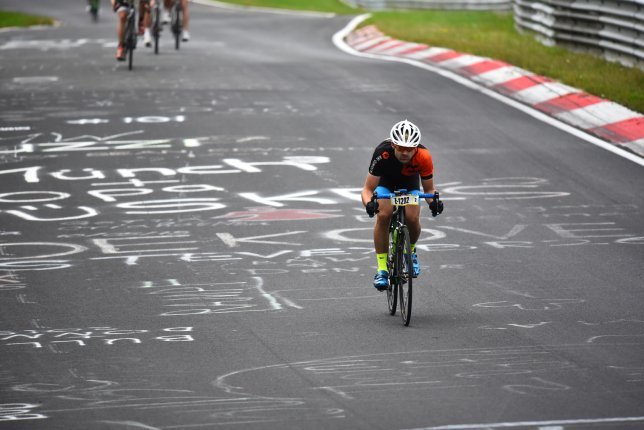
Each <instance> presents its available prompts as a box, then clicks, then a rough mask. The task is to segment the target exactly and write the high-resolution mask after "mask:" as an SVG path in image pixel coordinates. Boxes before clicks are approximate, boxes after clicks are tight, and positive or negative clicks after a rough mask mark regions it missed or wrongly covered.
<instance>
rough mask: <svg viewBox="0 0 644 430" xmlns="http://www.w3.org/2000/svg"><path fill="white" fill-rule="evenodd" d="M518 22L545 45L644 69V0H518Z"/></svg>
mask: <svg viewBox="0 0 644 430" xmlns="http://www.w3.org/2000/svg"><path fill="white" fill-rule="evenodd" d="M514 22H515V24H516V26H517V28H518V29H520V30H521V29H523V30H529V31H532V32H534V33H536V34H537V37H538V38H539V39H540V40H541V42H542V43H544V44H547V45H554V44H557V45H562V46H566V47H569V48H572V49H575V50H582V51H586V52H589V53H591V54H595V55H599V56H601V57H603V58H605V59H606V60H608V61H614V62H619V63H621V64H623V65H625V66H629V67H639V68H641V69H644V1H642V0H574V1H570V0H567V1H566V0H514Z"/></svg>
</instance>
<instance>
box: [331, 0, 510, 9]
mask: <svg viewBox="0 0 644 430" xmlns="http://www.w3.org/2000/svg"><path fill="white" fill-rule="evenodd" d="M342 1H343V2H344V3H346V4H348V5H350V6H352V7H362V8H365V9H371V10H379V9H456V10H461V9H469V10H510V9H512V0H342Z"/></svg>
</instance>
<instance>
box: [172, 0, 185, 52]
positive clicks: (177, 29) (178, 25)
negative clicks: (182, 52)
mask: <svg viewBox="0 0 644 430" xmlns="http://www.w3.org/2000/svg"><path fill="white" fill-rule="evenodd" d="M170 28H171V29H172V34H173V35H174V49H179V42H180V41H181V32H182V31H183V6H182V5H181V0H174V6H172V10H171V19H170Z"/></svg>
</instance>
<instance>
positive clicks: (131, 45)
mask: <svg viewBox="0 0 644 430" xmlns="http://www.w3.org/2000/svg"><path fill="white" fill-rule="evenodd" d="M137 33H138V30H137V25H136V8H135V7H134V0H129V1H128V2H127V18H126V20H125V34H124V36H123V47H124V48H125V55H126V57H127V68H128V69H129V70H132V64H133V62H134V50H135V49H136V39H137Z"/></svg>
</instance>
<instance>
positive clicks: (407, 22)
mask: <svg viewBox="0 0 644 430" xmlns="http://www.w3.org/2000/svg"><path fill="white" fill-rule="evenodd" d="M367 24H375V25H376V26H377V27H378V28H379V29H380V30H381V31H382V32H383V33H385V34H387V35H388V36H391V37H393V38H396V39H400V40H406V41H410V42H419V43H425V44H427V45H430V46H438V47H444V48H450V49H453V50H455V51H458V52H463V53H469V54H473V55H478V56H482V57H490V58H493V59H496V60H501V61H505V62H507V63H510V64H513V65H515V66H517V67H520V68H523V69H526V70H529V71H531V72H533V73H536V74H539V75H543V76H547V77H550V78H553V79H556V80H558V81H560V82H562V83H565V84H567V85H570V86H573V87H575V88H579V89H581V90H584V91H585V92H587V93H589V94H593V95H596V96H599V97H603V98H606V99H609V100H612V101H615V102H617V103H619V104H622V105H624V106H626V107H628V108H630V109H633V110H635V111H637V112H644V71H642V70H640V69H638V68H630V67H624V66H621V65H619V64H616V63H610V62H608V61H605V60H603V59H601V58H598V57H595V56H592V55H589V54H582V53H577V52H573V51H570V50H568V49H565V48H561V47H549V46H545V45H543V44H541V43H539V42H538V41H537V40H535V38H534V36H533V35H531V34H522V33H519V32H517V30H516V29H515V28H514V19H513V17H512V14H511V13H510V12H503V13H501V12H474V11H413V12H410V11H405V12H402V11H397V12H377V13H374V14H373V17H372V18H371V19H370V20H368V21H367V22H365V23H364V24H363V25H367Z"/></svg>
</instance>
